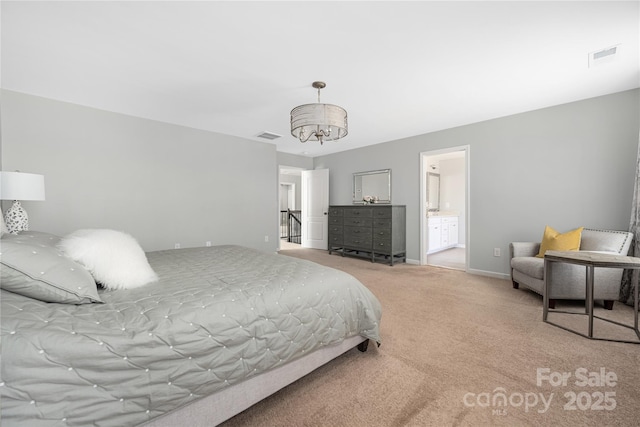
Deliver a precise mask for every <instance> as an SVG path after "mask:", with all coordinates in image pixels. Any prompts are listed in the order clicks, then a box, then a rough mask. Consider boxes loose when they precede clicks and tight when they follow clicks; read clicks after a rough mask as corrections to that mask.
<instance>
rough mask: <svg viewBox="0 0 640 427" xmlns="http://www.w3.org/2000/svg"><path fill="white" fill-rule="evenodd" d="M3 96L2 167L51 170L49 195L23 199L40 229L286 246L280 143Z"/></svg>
mask: <svg viewBox="0 0 640 427" xmlns="http://www.w3.org/2000/svg"><path fill="white" fill-rule="evenodd" d="M1 102H2V123H1V125H2V169H4V170H16V169H18V170H21V171H24V172H32V173H41V174H44V175H45V187H46V201H44V202H24V203H23V206H24V207H25V209H26V210H27V212H28V213H29V217H30V223H31V229H32V230H41V231H48V232H51V233H54V234H59V235H64V234H66V233H69V232H71V231H74V230H76V229H79V228H86V227H91V228H113V229H118V230H123V231H126V232H129V233H131V234H132V235H133V236H134V237H136V238H137V239H138V241H139V242H140V244H141V245H142V246H143V248H144V249H145V250H147V251H149V250H159V249H169V248H173V247H174V243H180V244H181V245H182V247H192V246H204V244H205V242H206V241H211V242H213V244H214V245H215V244H227V243H233V244H241V245H245V246H249V247H254V248H257V249H260V250H265V251H275V250H277V245H278V225H277V224H278V213H277V210H278V168H277V161H276V157H277V156H276V148H275V146H274V145H273V144H267V143H260V142H254V141H249V140H245V139H240V138H234V137H229V136H226V135H220V134H216V133H212V132H205V131H200V130H196V129H191V128H186V127H182V126H176V125H172V124H167V123H161V122H156V121H152V120H147V119H141V118H135V117H130V116H125V115H121V114H115V113H110V112H106V111H101V110H96V109H92V108H87V107H83V106H79V105H74V104H68V103H63V102H58V101H53V100H49V99H44V98H39V97H34V96H30V95H25V94H20V93H16V92H11V91H3V92H2V100H1ZM5 205H6V203H5ZM5 207H6V206H5ZM265 236H268V238H269V242H265Z"/></svg>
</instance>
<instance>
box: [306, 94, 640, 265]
mask: <svg viewBox="0 0 640 427" xmlns="http://www.w3.org/2000/svg"><path fill="white" fill-rule="evenodd" d="M638 92H639V91H638V90H637V89H636V90H632V91H626V92H621V93H617V94H613V95H608V96H603V97H598V98H593V99H588V100H584V101H579V102H575V103H570V104H564V105H559V106H555V107H550V108H545V109H542V110H536V111H532V112H527V113H523V114H518V115H514V116H509V117H504V118H500V119H495V120H490V121H486V122H481V123H476V124H471V125H467V126H462V127H458V128H453V129H447V130H443V131H439V132H434V133H429V134H425V135H418V136H414V137H411V138H406V139H402V140H397V141H391V142H387V143H383V144H377V145H374V146H370V147H365V148H361V149H355V150H350V151H346V152H342V153H338V154H333V155H327V156H322V157H316V158H315V159H314V166H315V167H316V168H328V169H329V170H330V202H331V203H332V204H349V203H351V199H350V197H351V191H352V190H351V186H352V182H351V180H352V176H351V174H352V173H353V172H358V171H366V170H373V169H384V168H391V169H392V201H393V203H394V204H403V205H407V254H408V258H410V259H413V260H419V259H420V255H419V248H420V246H419V245H420V222H419V216H420V214H421V209H420V206H419V200H420V194H419V191H420V187H419V185H420V182H419V180H420V153H421V152H425V151H430V150H438V149H442V148H449V147H456V146H462V145H469V146H470V150H469V160H470V169H471V170H470V188H469V191H470V196H471V197H470V206H469V212H470V213H469V222H470V225H469V230H468V231H469V236H470V237H469V240H468V241H467V246H468V247H469V250H470V259H469V262H470V269H471V270H472V271H476V272H480V273H482V272H485V273H488V274H492V273H493V274H498V275H501V274H502V275H507V274H508V273H509V260H508V247H509V242H511V241H539V240H540V237H541V236H542V231H543V229H544V226H545V225H546V224H548V225H551V226H552V227H554V228H556V229H558V230H559V231H566V230H569V229H572V228H575V227H579V226H585V227H596V228H607V229H619V230H626V229H627V228H628V225H629V218H630V215H631V198H632V187H633V182H634V174H635V161H636V153H637V147H638V134H639V116H640V109H639V95H638ZM425 120H428V117H425ZM352 131H356V130H355V129H352ZM341 143H344V144H348V141H347V140H345V141H344V142H341ZM493 248H501V249H502V256H501V257H494V256H493Z"/></svg>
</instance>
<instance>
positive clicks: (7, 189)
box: [0, 171, 44, 234]
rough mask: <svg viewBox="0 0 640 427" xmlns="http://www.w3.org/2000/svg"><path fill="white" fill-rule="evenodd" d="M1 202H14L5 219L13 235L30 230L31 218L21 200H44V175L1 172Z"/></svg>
mask: <svg viewBox="0 0 640 427" xmlns="http://www.w3.org/2000/svg"><path fill="white" fill-rule="evenodd" d="M0 200H13V205H12V206H11V207H10V208H9V209H8V210H7V212H6V214H5V216H4V219H5V223H6V224H7V229H8V230H9V232H10V233H12V234H18V232H20V231H24V230H28V229H29V217H28V216H27V212H26V211H25V210H24V208H23V207H22V205H20V200H44V175H38V174H34V173H24V172H18V171H16V172H4V171H1V172H0Z"/></svg>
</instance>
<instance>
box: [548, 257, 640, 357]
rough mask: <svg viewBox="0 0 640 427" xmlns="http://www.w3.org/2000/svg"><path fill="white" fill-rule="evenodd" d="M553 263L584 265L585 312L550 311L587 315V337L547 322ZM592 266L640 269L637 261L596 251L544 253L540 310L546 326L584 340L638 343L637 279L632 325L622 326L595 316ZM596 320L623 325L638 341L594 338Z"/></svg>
mask: <svg viewBox="0 0 640 427" xmlns="http://www.w3.org/2000/svg"><path fill="white" fill-rule="evenodd" d="M555 262H564V263H568V264H577V265H584V266H585V267H586V270H587V271H586V281H585V286H586V298H585V313H576V312H570V311H562V310H551V311H553V312H559V313H566V314H586V315H587V317H588V319H589V329H588V334H587V335H585V334H582V333H580V332H578V331H574V330H572V329H569V328H566V327H564V326H562V325H558V324H557V323H553V322H551V321H550V320H548V318H547V317H548V314H549V311H550V310H549V295H550V290H551V284H550V281H549V277H551V274H550V273H551V268H552V266H553V263H555ZM595 267H606V268H625V269H631V270H640V258H636V257H630V256H623V255H616V254H605V253H598V252H588V251H547V252H546V253H545V255H544V271H545V274H544V294H543V311H542V320H543V321H544V322H545V323H549V324H551V325H554V326H557V327H559V328H562V329H565V330H567V331H569V332H573V333H574V334H577V335H581V336H583V337H586V338H589V339H593V340H603V341H616V342H625V343H631V344H640V330H638V283H637V280H636V283H635V289H634V292H633V307H634V312H633V326H630V325H625V324H624V323H619V322H616V321H614V320H611V319H605V318H602V317H600V316H595V315H594V314H593V277H594V269H595ZM594 318H597V319H600V320H604V321H605V322H609V323H614V324H616V325H619V326H624V327H625V328H629V329H633V330H634V331H635V333H636V336H637V337H638V341H628V340H616V339H607V338H597V337H594V336H593V319H594Z"/></svg>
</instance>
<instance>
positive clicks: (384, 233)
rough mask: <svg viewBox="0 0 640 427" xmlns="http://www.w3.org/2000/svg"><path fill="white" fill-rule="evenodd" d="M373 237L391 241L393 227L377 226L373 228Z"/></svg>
mask: <svg viewBox="0 0 640 427" xmlns="http://www.w3.org/2000/svg"><path fill="white" fill-rule="evenodd" d="M373 237H374V238H376V239H385V240H389V241H391V228H375V229H374V230H373Z"/></svg>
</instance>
